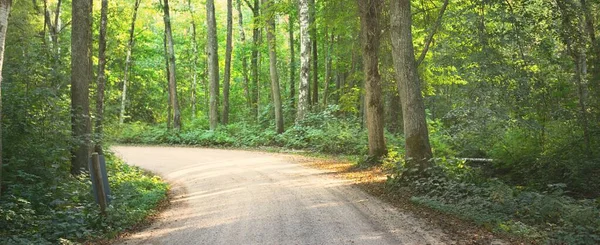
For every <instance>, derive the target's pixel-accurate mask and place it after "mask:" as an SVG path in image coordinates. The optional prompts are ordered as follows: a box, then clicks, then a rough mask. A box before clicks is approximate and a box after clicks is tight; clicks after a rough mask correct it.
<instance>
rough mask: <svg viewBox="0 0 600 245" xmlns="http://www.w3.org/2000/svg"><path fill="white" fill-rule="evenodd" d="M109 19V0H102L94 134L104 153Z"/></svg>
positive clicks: (99, 151)
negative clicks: (107, 29)
mask: <svg viewBox="0 0 600 245" xmlns="http://www.w3.org/2000/svg"><path fill="white" fill-rule="evenodd" d="M107 21H108V0H102V6H101V9H100V31H99V34H98V77H97V78H96V124H95V130H94V134H95V135H96V140H95V151H96V152H98V154H101V155H102V154H104V152H103V151H102V138H103V134H104V130H103V129H104V128H103V126H102V123H103V122H102V120H103V119H104V87H105V85H106V72H105V69H106V24H107Z"/></svg>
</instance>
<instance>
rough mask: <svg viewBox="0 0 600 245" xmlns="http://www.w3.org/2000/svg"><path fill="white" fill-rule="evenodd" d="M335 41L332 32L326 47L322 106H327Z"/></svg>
mask: <svg viewBox="0 0 600 245" xmlns="http://www.w3.org/2000/svg"><path fill="white" fill-rule="evenodd" d="M334 41H335V36H334V35H333V33H332V34H331V36H330V39H329V47H328V48H327V57H326V58H325V60H326V62H327V63H326V65H325V88H324V89H323V108H327V103H328V99H329V89H330V88H329V87H330V86H331V78H332V77H331V69H332V67H331V66H332V64H331V63H332V55H333V54H332V52H333V42H334Z"/></svg>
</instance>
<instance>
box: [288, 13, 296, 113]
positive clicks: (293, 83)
mask: <svg viewBox="0 0 600 245" xmlns="http://www.w3.org/2000/svg"><path fill="white" fill-rule="evenodd" d="M288 22H289V23H288V25H289V26H288V35H289V39H290V106H291V108H292V109H294V108H296V49H295V41H294V19H293V18H292V15H291V14H290V15H289V17H288Z"/></svg>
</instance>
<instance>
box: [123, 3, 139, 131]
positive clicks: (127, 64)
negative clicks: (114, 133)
mask: <svg viewBox="0 0 600 245" xmlns="http://www.w3.org/2000/svg"><path fill="white" fill-rule="evenodd" d="M139 7H140V0H136V1H135V5H134V6H133V17H132V19H131V28H130V29H129V41H128V42H127V56H126V57H125V71H124V72H123V92H122V93H121V114H120V115H119V124H123V121H125V105H126V104H127V80H128V79H129V69H130V68H131V53H132V51H133V45H134V44H135V39H134V34H135V20H136V19H137V12H138V8H139Z"/></svg>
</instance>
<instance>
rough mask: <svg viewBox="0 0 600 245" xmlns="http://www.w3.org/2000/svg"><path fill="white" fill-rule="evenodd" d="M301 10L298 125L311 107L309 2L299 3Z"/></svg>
mask: <svg viewBox="0 0 600 245" xmlns="http://www.w3.org/2000/svg"><path fill="white" fill-rule="evenodd" d="M299 8H300V15H299V16H300V88H299V89H298V110H297V111H296V123H298V122H299V121H301V120H302V119H304V117H305V116H306V113H307V111H308V106H309V101H310V98H309V83H310V43H311V42H310V33H309V25H310V24H309V7H308V0H300V1H299Z"/></svg>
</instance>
